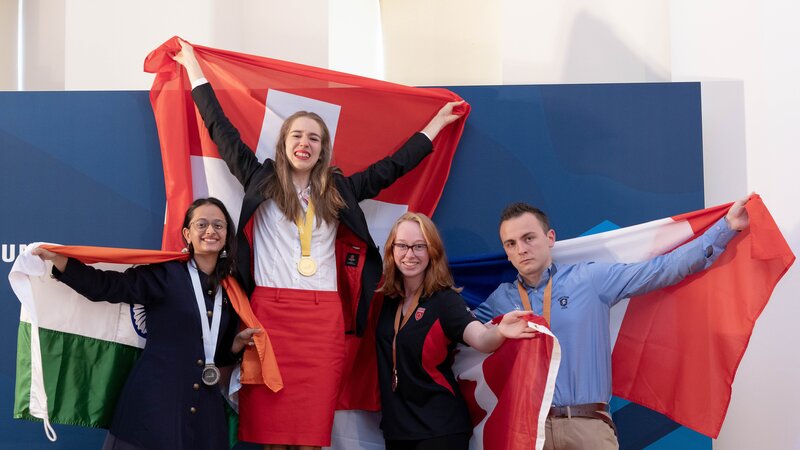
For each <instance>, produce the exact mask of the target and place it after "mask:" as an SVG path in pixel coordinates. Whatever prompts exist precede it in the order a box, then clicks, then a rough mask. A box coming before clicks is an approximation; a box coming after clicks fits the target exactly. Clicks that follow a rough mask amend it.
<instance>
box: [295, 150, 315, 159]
mask: <svg viewBox="0 0 800 450" xmlns="http://www.w3.org/2000/svg"><path fill="white" fill-rule="evenodd" d="M294 157H295V158H297V159H299V160H302V161H306V160H308V159H311V153H309V152H307V151H304V150H298V151H296V152H294Z"/></svg>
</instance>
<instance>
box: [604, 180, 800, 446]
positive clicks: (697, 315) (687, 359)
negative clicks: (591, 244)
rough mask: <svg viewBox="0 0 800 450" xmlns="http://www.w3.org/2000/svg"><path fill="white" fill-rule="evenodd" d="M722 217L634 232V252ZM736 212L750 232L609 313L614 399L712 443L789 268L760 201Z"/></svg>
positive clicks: (713, 212) (785, 248)
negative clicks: (613, 319)
mask: <svg viewBox="0 0 800 450" xmlns="http://www.w3.org/2000/svg"><path fill="white" fill-rule="evenodd" d="M728 208H730V204H726V205H720V206H717V207H712V208H708V209H704V210H701V211H696V212H692V213H688V214H683V215H680V216H675V217H672V218H670V219H663V220H662V221H655V222H649V223H647V224H642V225H639V226H637V227H638V228H639V235H640V237H641V238H643V239H644V241H642V242H640V243H639V245H640V246H641V248H642V249H651V250H655V249H657V248H659V247H662V250H661V251H662V252H663V251H664V249H663V247H664V246H668V247H667V248H666V250H668V249H670V248H672V247H674V246H676V245H678V244H680V243H681V242H684V241H686V240H690V239H693V238H694V237H697V236H699V235H700V234H702V233H703V232H704V231H705V230H706V229H707V228H708V227H710V226H712V225H713V224H714V223H715V222H716V221H718V220H719V219H720V218H721V217H723V216H724V215H725V214H726V212H727V211H728ZM746 208H747V211H748V213H749V216H750V227H749V228H748V230H747V231H744V232H742V233H740V234H739V235H737V236H736V237H735V238H734V239H733V240H732V241H731V242H730V243H729V244H728V247H727V249H726V251H725V252H724V253H723V254H722V255H721V256H720V257H719V259H718V260H717V261H716V262H715V263H714V265H713V266H711V268H709V269H708V270H706V271H703V272H700V273H698V274H695V275H691V276H689V277H687V278H686V279H684V280H683V281H682V282H681V283H678V284H676V285H674V286H670V287H668V288H665V289H661V290H658V291H655V292H651V293H649V294H647V295H643V296H639V297H634V298H632V299H631V300H630V302H629V303H628V304H627V305H626V306H627V308H626V309H625V310H624V311H618V312H616V313H615V312H614V310H613V309H612V314H616V315H617V317H623V313H624V318H623V319H622V323H621V326H620V328H619V334H618V336H617V338H616V343H615V345H614V350H613V353H612V372H613V374H612V380H613V391H614V395H616V396H618V397H622V398H625V399H627V400H631V401H633V402H635V403H638V404H640V405H643V406H646V407H648V408H650V409H652V410H654V411H658V412H660V413H662V414H664V415H666V416H667V417H669V418H671V419H672V420H674V421H676V422H678V423H680V424H682V425H685V426H687V427H689V428H691V429H693V430H696V431H698V432H700V433H702V434H704V435H706V436H710V437H712V438H716V437H717V436H719V432H720V429H721V428H722V422H723V420H724V419H725V415H726V413H727V411H728V404H729V403H730V399H731V385H732V383H733V379H734V376H735V375H736V370H737V368H738V367H739V362H740V361H741V359H742V356H743V355H744V352H745V350H746V349H747V344H748V342H749V341H750V336H751V334H752V333H753V327H754V325H755V322H756V319H758V316H759V315H760V314H761V311H763V309H764V307H765V306H766V305H767V301H768V300H769V297H770V296H771V295H772V291H773V289H774V288H775V285H776V284H777V283H778V281H779V280H780V279H781V277H782V276H783V274H785V273H786V271H787V270H789V267H790V266H791V265H792V263H793V262H794V260H795V255H794V254H793V253H792V251H791V249H790V248H789V245H788V244H787V243H786V240H785V239H784V238H783V235H782V234H781V232H780V230H779V229H778V226H777V225H776V224H775V221H774V220H773V219H772V216H771V215H770V213H769V211H768V210H767V208H766V206H764V203H763V201H762V200H761V198H760V197H759V196H757V195H754V196H752V197H751V198H750V200H749V201H748V202H747V205H746ZM629 228H634V227H629ZM629 228H625V229H624V230H628V229H629ZM612 233H613V232H612ZM636 245H637V244H633V246H636ZM633 246H632V247H633ZM607 253H608V251H607ZM623 306H625V305H623Z"/></svg>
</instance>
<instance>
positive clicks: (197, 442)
mask: <svg viewBox="0 0 800 450" xmlns="http://www.w3.org/2000/svg"><path fill="white" fill-rule="evenodd" d="M53 274H54V275H55V276H56V278H58V279H59V280H60V281H62V282H64V283H65V284H67V285H68V286H70V287H71V288H73V289H74V290H75V291H77V292H78V293H80V294H81V295H83V296H85V297H87V298H88V299H89V300H92V301H108V302H111V303H120V302H124V303H138V304H142V305H144V308H145V314H146V315H145V317H146V319H145V320H146V327H147V343H146V345H145V348H144V351H143V352H142V354H141V357H140V358H139V360H138V361H137V362H136V365H135V366H134V368H133V370H132V371H131V373H130V375H129V377H128V380H127V381H126V383H125V387H124V388H123V390H122V393H121V394H120V397H119V400H118V402H117V405H116V408H115V411H114V419H113V422H112V424H111V433H112V434H113V435H114V436H115V437H117V438H118V439H121V440H123V441H126V442H128V443H130V444H133V445H137V446H141V447H143V448H147V449H171V450H175V449H186V450H190V449H191V450H194V449H209V450H210V449H214V450H217V449H221V448H228V425H227V419H226V415H225V406H224V402H225V400H224V398H223V397H222V395H221V394H220V391H219V387H218V386H206V385H205V384H203V382H202V380H201V379H200V376H201V372H202V369H203V366H204V365H205V356H204V353H203V341H202V335H203V332H202V329H201V328H200V320H201V317H200V312H199V311H198V309H197V301H196V300H195V297H194V290H193V288H192V282H191V279H190V277H189V271H188V269H187V267H186V264H185V263H183V262H178V261H172V262H167V263H163V264H151V265H143V266H138V267H133V268H130V269H128V270H126V271H125V272H122V273H121V272H114V271H102V270H97V269H95V268H93V267H89V266H86V265H84V264H83V263H81V262H79V261H77V260H75V259H69V262H68V263H67V267H66V268H65V270H64V272H63V273H61V272H59V271H58V270H56V269H55V268H54V269H53ZM200 281H201V284H202V285H203V291H204V296H205V297H206V304H207V305H209V304H213V297H212V296H210V295H208V286H207V284H208V280H207V277H206V276H205V274H203V273H202V272H200ZM220 289H221V288H220ZM202 319H203V320H208V318H207V317H206V316H205V315H204V316H203V317H202ZM237 327H238V316H237V315H236V312H235V311H234V309H233V307H232V305H231V304H230V301H228V297H227V295H226V294H225V293H224V292H223V305H222V317H221V318H220V330H219V337H218V340H217V351H216V355H215V360H216V361H215V362H216V364H217V365H218V366H225V365H230V364H232V363H233V362H235V359H236V356H235V355H233V354H231V352H230V348H231V345H232V343H233V338H234V337H235V336H236V332H237V331H238V329H237Z"/></svg>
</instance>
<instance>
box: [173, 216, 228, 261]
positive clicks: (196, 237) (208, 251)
mask: <svg viewBox="0 0 800 450" xmlns="http://www.w3.org/2000/svg"><path fill="white" fill-rule="evenodd" d="M227 230H228V223H227V221H226V220H225V214H224V213H223V212H222V210H221V209H219V208H218V207H217V206H216V205H213V204H205V205H200V206H198V207H197V208H195V210H194V211H193V212H192V217H191V219H190V222H189V227H188V228H184V229H183V238H184V239H185V240H186V242H188V243H191V244H192V248H193V250H194V254H195V256H204V255H218V254H219V252H220V251H222V248H223V247H225V239H226V238H227Z"/></svg>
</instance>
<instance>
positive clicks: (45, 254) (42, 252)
mask: <svg viewBox="0 0 800 450" xmlns="http://www.w3.org/2000/svg"><path fill="white" fill-rule="evenodd" d="M31 255H34V256H38V257H39V258H41V259H42V261H53V265H54V266H56V269H58V271H59V272H64V270H65V269H66V268H67V257H66V256H63V255H59V254H58V253H53V252H51V251H50V250H46V249H43V248H42V247H36V248H35V249H33V250H31Z"/></svg>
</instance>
